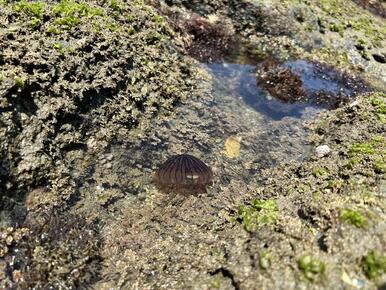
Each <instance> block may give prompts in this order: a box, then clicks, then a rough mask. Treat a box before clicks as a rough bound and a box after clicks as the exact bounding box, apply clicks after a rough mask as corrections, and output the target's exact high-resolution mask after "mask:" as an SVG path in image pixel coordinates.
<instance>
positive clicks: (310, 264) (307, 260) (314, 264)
mask: <svg viewBox="0 0 386 290" xmlns="http://www.w3.org/2000/svg"><path fill="white" fill-rule="evenodd" d="M298 267H299V269H300V270H301V271H302V273H303V275H304V277H306V278H307V279H308V280H310V281H316V280H319V279H321V278H322V277H323V275H324V273H325V271H326V265H325V263H324V262H322V261H321V260H319V259H317V258H315V257H313V256H311V255H304V256H302V257H301V258H300V259H299V260H298Z"/></svg>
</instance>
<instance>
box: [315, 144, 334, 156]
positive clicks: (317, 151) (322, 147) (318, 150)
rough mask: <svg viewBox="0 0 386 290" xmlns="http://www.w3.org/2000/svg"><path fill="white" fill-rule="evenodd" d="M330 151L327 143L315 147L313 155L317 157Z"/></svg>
mask: <svg viewBox="0 0 386 290" xmlns="http://www.w3.org/2000/svg"><path fill="white" fill-rule="evenodd" d="M330 152H331V149H330V147H329V146H328V145H320V146H318V147H316V148H315V155H316V156H317V157H319V158H322V157H324V156H326V155H328V154H329V153H330Z"/></svg>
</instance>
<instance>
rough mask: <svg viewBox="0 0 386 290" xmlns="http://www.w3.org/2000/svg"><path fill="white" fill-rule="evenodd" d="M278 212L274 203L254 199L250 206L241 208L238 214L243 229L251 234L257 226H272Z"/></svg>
mask: <svg viewBox="0 0 386 290" xmlns="http://www.w3.org/2000/svg"><path fill="white" fill-rule="evenodd" d="M278 211H279V209H278V206H277V203H276V201H274V200H259V199H255V200H253V201H252V204H251V206H241V207H240V209H239V213H238V214H239V217H240V218H241V220H242V224H243V226H244V228H245V229H246V230H247V231H250V232H253V231H255V230H256V229H257V228H258V227H259V226H264V225H274V224H275V223H276V221H277V214H278Z"/></svg>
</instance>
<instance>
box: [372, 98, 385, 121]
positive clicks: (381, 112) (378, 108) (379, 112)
mask: <svg viewBox="0 0 386 290" xmlns="http://www.w3.org/2000/svg"><path fill="white" fill-rule="evenodd" d="M371 104H372V105H373V107H374V108H375V112H374V114H375V115H376V116H377V118H378V120H379V121H380V122H381V123H386V102H385V99H384V98H383V99H382V98H380V97H379V98H377V97H374V98H372V99H371Z"/></svg>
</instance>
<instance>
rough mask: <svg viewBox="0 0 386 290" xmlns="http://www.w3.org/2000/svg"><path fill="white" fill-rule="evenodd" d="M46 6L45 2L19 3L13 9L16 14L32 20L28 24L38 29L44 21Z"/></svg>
mask: <svg viewBox="0 0 386 290" xmlns="http://www.w3.org/2000/svg"><path fill="white" fill-rule="evenodd" d="M45 7H46V4H45V3H44V2H28V1H25V0H23V1H20V2H17V3H16V4H15V5H14V6H13V9H14V10H15V11H16V12H19V13H23V14H25V15H26V16H28V17H29V18H30V20H29V22H28V24H29V26H30V27H32V28H36V27H37V26H39V25H40V23H41V22H42V20H43V15H44V11H45Z"/></svg>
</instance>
